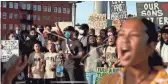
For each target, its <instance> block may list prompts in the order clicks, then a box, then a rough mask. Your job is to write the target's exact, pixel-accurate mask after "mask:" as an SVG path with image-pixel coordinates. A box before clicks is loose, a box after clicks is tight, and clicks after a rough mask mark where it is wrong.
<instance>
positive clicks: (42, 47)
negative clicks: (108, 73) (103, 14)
mask: <svg viewBox="0 0 168 84" xmlns="http://www.w3.org/2000/svg"><path fill="white" fill-rule="evenodd" d="M55 25H56V29H55V30H52V28H51V26H49V25H47V26H44V28H42V27H37V26H35V25H34V26H32V28H31V30H29V31H28V30H21V28H18V29H17V30H16V31H15V32H14V31H11V32H10V33H9V35H8V40H19V53H20V55H21V56H25V55H26V56H28V65H27V66H26V68H25V69H24V71H23V72H21V73H20V74H19V76H17V77H16V78H15V80H14V81H18V80H27V81H26V82H27V83H28V84H29V83H30V81H31V83H32V84H43V83H44V82H45V83H46V84H50V83H51V81H61V80H64V81H85V80H87V82H88V83H89V84H95V80H96V75H97V74H96V68H97V67H104V68H105V69H107V68H116V67H122V65H121V64H120V61H119V58H118V55H117V49H116V39H117V32H118V31H119V30H117V29H116V27H115V26H109V27H107V28H105V29H101V30H100V31H99V35H95V29H91V28H89V26H88V25H87V24H82V25H81V26H80V27H79V30H78V31H77V30H75V28H74V27H72V26H68V27H66V28H64V30H63V31H61V29H60V28H59V25H58V24H55ZM51 30H52V31H51ZM158 35H159V37H158V43H157V44H156V45H157V46H156V50H157V51H158V53H159V54H160V55H161V57H162V59H163V62H164V64H165V66H168V25H165V26H163V28H161V30H160V31H158ZM9 60H12V61H9V62H8V64H5V63H4V65H3V66H2V67H3V70H2V73H5V71H7V70H8V68H9V67H10V65H12V64H13V63H14V62H15V60H16V59H13V58H12V59H9ZM60 63H62V64H63V67H64V71H63V73H64V76H63V77H57V75H56V69H57V68H56V67H57V66H58V65H59V64H60ZM2 77H3V74H2ZM22 77H23V78H22ZM44 79H46V80H44Z"/></svg>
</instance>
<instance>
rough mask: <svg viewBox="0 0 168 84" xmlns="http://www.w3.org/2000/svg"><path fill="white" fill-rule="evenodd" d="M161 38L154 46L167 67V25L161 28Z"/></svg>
mask: <svg viewBox="0 0 168 84" xmlns="http://www.w3.org/2000/svg"><path fill="white" fill-rule="evenodd" d="M160 32H161V38H160V41H159V42H158V44H157V46H156V50H157V51H158V53H159V54H160V56H161V57H162V59H163V62H164V64H165V65H166V66H168V25H165V26H163V28H162V29H161V31H160Z"/></svg>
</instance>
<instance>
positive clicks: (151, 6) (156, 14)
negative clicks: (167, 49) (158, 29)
mask: <svg viewBox="0 0 168 84" xmlns="http://www.w3.org/2000/svg"><path fill="white" fill-rule="evenodd" d="M136 9H137V16H138V17H146V18H147V19H149V20H151V21H152V22H154V23H156V24H158V25H159V26H163V25H166V24H168V2H148V3H136Z"/></svg>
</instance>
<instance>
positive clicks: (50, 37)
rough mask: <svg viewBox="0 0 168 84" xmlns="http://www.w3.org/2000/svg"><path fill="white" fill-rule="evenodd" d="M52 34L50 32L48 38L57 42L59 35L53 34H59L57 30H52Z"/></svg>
mask: <svg viewBox="0 0 168 84" xmlns="http://www.w3.org/2000/svg"><path fill="white" fill-rule="evenodd" d="M51 33H52V34H50V33H49V34H48V40H51V41H53V42H56V41H57V40H58V37H57V36H55V35H53V34H57V33H56V32H55V31H52V32H51Z"/></svg>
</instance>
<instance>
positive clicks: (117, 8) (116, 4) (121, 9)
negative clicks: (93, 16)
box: [109, 1, 127, 20]
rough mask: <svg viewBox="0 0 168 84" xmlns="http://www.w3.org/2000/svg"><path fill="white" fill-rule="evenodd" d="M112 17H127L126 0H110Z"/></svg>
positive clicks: (121, 18) (122, 18)
mask: <svg viewBox="0 0 168 84" xmlns="http://www.w3.org/2000/svg"><path fill="white" fill-rule="evenodd" d="M109 6H110V18H111V19H112V20H114V19H116V18H118V19H120V20H124V19H126V18H127V8H126V1H110V2H109Z"/></svg>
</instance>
